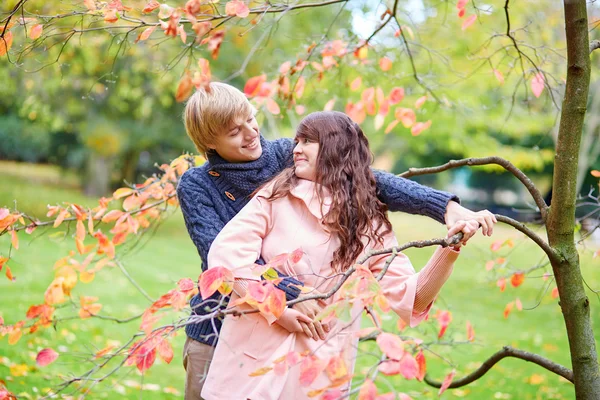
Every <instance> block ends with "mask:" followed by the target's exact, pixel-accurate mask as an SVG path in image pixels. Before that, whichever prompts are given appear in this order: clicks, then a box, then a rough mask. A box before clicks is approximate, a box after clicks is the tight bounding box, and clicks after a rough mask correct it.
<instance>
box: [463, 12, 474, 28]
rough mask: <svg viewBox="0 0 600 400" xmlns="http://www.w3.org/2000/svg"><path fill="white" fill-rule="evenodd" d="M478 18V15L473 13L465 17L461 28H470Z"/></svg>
mask: <svg viewBox="0 0 600 400" xmlns="http://www.w3.org/2000/svg"><path fill="white" fill-rule="evenodd" d="M476 19H477V15H475V14H473V15H471V16H470V17H469V18H467V19H465V22H463V24H462V26H461V29H462V30H463V31H464V30H466V29H467V28H469V27H470V26H471V25H473V24H474V23H475V20H476Z"/></svg>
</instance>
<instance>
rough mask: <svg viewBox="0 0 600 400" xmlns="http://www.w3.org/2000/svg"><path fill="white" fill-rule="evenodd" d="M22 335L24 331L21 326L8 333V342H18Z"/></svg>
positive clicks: (11, 343)
mask: <svg viewBox="0 0 600 400" xmlns="http://www.w3.org/2000/svg"><path fill="white" fill-rule="evenodd" d="M21 336H23V331H21V329H20V328H16V329H13V330H12V331H11V332H10V333H9V334H8V344H10V345H11V346H12V345H13V344H16V343H17V342H18V341H19V339H21Z"/></svg>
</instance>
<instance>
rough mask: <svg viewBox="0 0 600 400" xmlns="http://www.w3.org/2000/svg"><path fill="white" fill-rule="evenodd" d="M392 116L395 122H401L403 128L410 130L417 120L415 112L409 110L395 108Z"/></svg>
mask: <svg viewBox="0 0 600 400" xmlns="http://www.w3.org/2000/svg"><path fill="white" fill-rule="evenodd" d="M394 116H395V117H396V119H397V120H399V121H400V122H402V125H404V127H405V128H410V127H411V126H413V124H414V123H415V122H416V120H417V116H416V114H415V111H414V110H413V109H411V108H402V107H400V108H397V109H396V111H395V112H394Z"/></svg>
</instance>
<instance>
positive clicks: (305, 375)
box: [300, 355, 326, 386]
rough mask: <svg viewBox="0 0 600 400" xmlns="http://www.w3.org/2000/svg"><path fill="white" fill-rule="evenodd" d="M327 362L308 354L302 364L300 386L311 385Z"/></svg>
mask: <svg viewBox="0 0 600 400" xmlns="http://www.w3.org/2000/svg"><path fill="white" fill-rule="evenodd" d="M325 367H326V364H325V362H323V360H320V359H319V358H317V357H315V356H312V355H310V356H306V357H305V358H304V360H303V361H302V364H301V365H300V386H309V385H310V384H311V383H313V382H314V381H315V379H317V377H318V376H319V374H320V373H321V372H323V370H324V369H325Z"/></svg>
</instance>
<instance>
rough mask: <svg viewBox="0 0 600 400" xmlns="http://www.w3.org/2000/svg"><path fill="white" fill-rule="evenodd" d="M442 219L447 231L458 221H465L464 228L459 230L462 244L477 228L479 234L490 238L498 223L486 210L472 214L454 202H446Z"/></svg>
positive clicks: (472, 212)
mask: <svg viewBox="0 0 600 400" xmlns="http://www.w3.org/2000/svg"><path fill="white" fill-rule="evenodd" d="M444 219H445V220H446V227H447V228H448V229H451V228H452V227H454V226H455V225H456V224H457V223H458V222H460V221H465V226H464V228H462V229H461V230H462V232H463V235H464V237H463V240H462V242H463V243H465V242H466V241H467V240H469V239H470V238H471V237H472V236H473V235H474V234H475V232H477V230H478V229H479V227H481V232H482V233H483V234H484V235H485V236H491V235H492V233H493V232H494V224H495V223H497V222H498V221H497V220H496V217H495V216H494V214H492V213H491V212H489V211H488V210H482V211H477V212H474V211H471V210H469V209H468V208H465V207H463V206H461V205H460V204H458V203H457V202H455V201H450V202H448V206H446V214H444Z"/></svg>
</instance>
